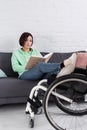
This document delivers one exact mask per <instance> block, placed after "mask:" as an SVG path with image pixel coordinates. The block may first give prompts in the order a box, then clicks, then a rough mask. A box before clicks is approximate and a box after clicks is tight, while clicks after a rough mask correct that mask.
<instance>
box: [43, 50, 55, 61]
mask: <svg viewBox="0 0 87 130" xmlns="http://www.w3.org/2000/svg"><path fill="white" fill-rule="evenodd" d="M52 55H53V53H52V52H51V53H49V54H47V55H45V56H44V58H45V63H47V62H48V61H49V59H50V58H51V56H52Z"/></svg>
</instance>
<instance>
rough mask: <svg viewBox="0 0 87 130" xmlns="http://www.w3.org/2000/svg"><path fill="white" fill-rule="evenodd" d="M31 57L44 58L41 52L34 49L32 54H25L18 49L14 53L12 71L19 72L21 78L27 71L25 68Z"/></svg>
mask: <svg viewBox="0 0 87 130" xmlns="http://www.w3.org/2000/svg"><path fill="white" fill-rule="evenodd" d="M31 56H40V57H42V55H41V54H40V52H39V51H37V50H35V49H32V48H31V51H30V52H25V51H23V50H22V49H18V50H16V51H15V52H13V54H12V57H11V64H12V69H13V71H14V72H17V73H18V74H19V77H20V76H21V75H22V73H24V72H25V71H26V70H25V67H26V64H27V62H28V60H29V59H30V57H31Z"/></svg>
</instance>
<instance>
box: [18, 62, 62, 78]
mask: <svg viewBox="0 0 87 130" xmlns="http://www.w3.org/2000/svg"><path fill="white" fill-rule="evenodd" d="M59 70H60V63H44V62H41V63H39V64H37V65H36V66H35V67H33V68H32V69H30V70H28V71H25V72H24V73H23V74H22V75H21V76H20V78H21V79H24V80H39V79H47V78H49V76H50V75H52V74H57V73H58V72H59Z"/></svg>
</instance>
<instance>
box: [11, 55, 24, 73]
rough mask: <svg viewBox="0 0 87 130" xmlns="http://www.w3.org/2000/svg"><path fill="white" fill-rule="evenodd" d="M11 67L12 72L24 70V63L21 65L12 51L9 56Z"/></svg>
mask: <svg viewBox="0 0 87 130" xmlns="http://www.w3.org/2000/svg"><path fill="white" fill-rule="evenodd" d="M11 64H12V69H13V71H14V72H18V73H22V72H24V71H25V65H21V64H20V63H19V61H18V59H17V56H16V55H15V54H14V53H13V54H12V57H11Z"/></svg>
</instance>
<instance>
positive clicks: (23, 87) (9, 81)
mask: <svg viewBox="0 0 87 130" xmlns="http://www.w3.org/2000/svg"><path fill="white" fill-rule="evenodd" d="M37 83H38V81H29V80H21V79H17V78H13V77H7V78H0V98H9V97H28V95H29V93H30V91H31V89H32V88H33V87H34V86H35V85H36V84H37Z"/></svg>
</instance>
